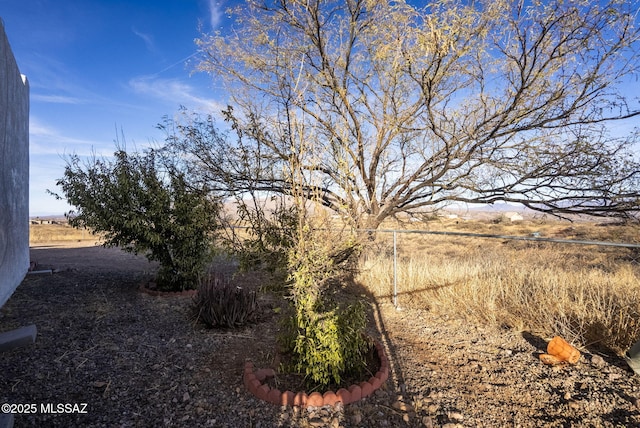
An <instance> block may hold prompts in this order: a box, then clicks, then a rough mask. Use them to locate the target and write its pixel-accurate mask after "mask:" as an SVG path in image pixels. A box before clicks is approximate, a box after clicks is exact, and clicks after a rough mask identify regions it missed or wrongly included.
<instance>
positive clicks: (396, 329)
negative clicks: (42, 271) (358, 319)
mask: <svg viewBox="0 0 640 428" xmlns="http://www.w3.org/2000/svg"><path fill="white" fill-rule="evenodd" d="M32 260H34V261H37V262H38V263H39V267H40V268H48V267H51V268H54V269H57V270H58V272H56V273H54V274H52V275H29V276H28V277H27V278H26V279H25V280H24V282H23V283H22V284H21V285H20V286H19V287H18V289H17V290H16V292H15V293H14V295H13V296H12V297H11V299H9V301H8V302H7V304H6V305H5V306H4V307H3V308H2V309H0V331H7V330H10V329H12V328H17V327H20V326H24V325H28V324H35V325H36V326H37V328H38V338H37V340H36V343H35V344H34V345H31V346H27V347H23V348H18V349H14V350H11V351H8V352H6V353H4V354H0V403H12V404H35V405H36V406H35V407H36V410H37V412H36V413H34V414H16V415H15V416H14V417H15V426H16V427H18V428H19V427H30V426H37V427H47V426H59V427H73V426H82V427H134V426H135V427H138V426H139V427H150V426H154V427H160V426H171V427H182V426H184V427H187V426H202V427H263V428H267V427H310V426H314V427H322V426H329V427H385V426H388V427H396V426H412V427H430V426H433V427H438V426H445V427H456V426H464V427H466V426H469V427H482V426H486V427H500V426H505V427H507V426H508V427H511V426H520V427H538V426H549V427H556V426H557V427H569V426H571V427H600V426H604V427H609V426H611V427H613V426H640V412H639V410H638V405H639V403H640V402H639V400H638V399H639V398H640V376H637V375H634V374H633V372H631V371H630V370H629V369H628V368H627V366H626V364H625V363H624V361H623V360H622V359H620V358H618V357H615V356H612V355H606V354H599V353H596V352H595V351H591V352H593V353H590V351H589V350H583V351H584V353H583V356H582V358H581V359H580V361H579V362H578V364H576V365H574V366H566V367H550V366H545V365H543V364H542V363H541V362H540V361H539V360H538V358H537V354H539V353H540V352H542V351H543V350H544V348H545V344H546V341H545V338H540V337H536V336H534V335H531V334H528V333H526V332H525V333H521V332H513V331H506V330H505V331H502V330H494V329H488V328H486V329H485V328H482V327H480V326H474V325H470V324H469V323H467V322H465V321H463V320H459V319H450V318H443V317H437V316H435V315H433V314H431V313H429V312H427V311H421V310H409V309H406V310H402V311H396V310H395V308H394V307H393V306H392V305H390V304H388V303H380V304H378V303H375V302H372V304H371V313H370V318H371V328H370V330H371V331H370V332H371V334H372V335H374V336H375V337H377V338H378V339H379V340H380V341H381V342H382V343H383V344H384V346H385V347H386V349H387V355H388V357H389V359H390V362H391V367H392V375H391V377H390V379H389V381H388V382H387V384H386V385H385V386H383V388H382V389H380V390H378V391H377V392H376V393H375V394H374V395H373V396H372V397H369V398H367V399H365V400H362V401H361V402H358V403H354V404H350V405H347V406H345V407H342V406H337V407H336V408H311V409H307V410H302V411H301V410H297V409H291V408H280V407H278V406H274V405H272V404H268V403H265V402H262V401H260V400H258V399H256V398H255V397H253V396H252V395H251V394H249V393H248V392H246V391H245V389H244V387H243V385H242V370H243V364H244V362H245V361H246V360H247V359H251V360H252V361H253V362H254V363H255V364H256V365H257V366H258V367H260V366H263V367H266V366H269V365H270V364H272V363H273V360H274V358H275V346H274V340H273V338H274V334H275V330H276V325H277V324H276V319H275V316H276V315H275V313H274V311H272V310H271V307H275V306H276V305H278V302H277V301H275V300H274V298H273V297H271V296H263V297H262V302H261V303H262V307H263V309H264V316H263V317H262V319H261V322H260V323H259V324H257V325H254V326H251V327H246V328H243V329H239V330H207V329H205V328H204V327H202V326H201V325H198V324H193V323H192V322H191V321H190V320H189V308H190V304H191V298H190V297H188V296H182V297H155V296H149V295H146V294H143V293H141V292H140V291H139V290H138V286H139V285H140V283H141V282H142V281H143V279H144V278H146V277H148V276H149V274H150V272H152V271H153V270H154V266H153V265H151V264H149V263H148V262H147V261H146V260H144V259H143V258H140V257H135V256H132V255H129V254H126V253H123V252H120V251H119V250H115V249H104V248H101V247H88V248H56V247H51V248H34V249H32ZM254 282H256V283H259V282H260V280H259V279H257V280H254ZM546 339H548V338H546ZM60 403H61V404H67V403H68V404H72V405H73V404H77V405H78V406H76V408H75V409H74V408H73V407H71V410H84V411H86V413H75V414H51V413H43V412H42V411H41V410H42V406H45V407H46V406H48V405H57V404H60ZM85 405H86V406H85Z"/></svg>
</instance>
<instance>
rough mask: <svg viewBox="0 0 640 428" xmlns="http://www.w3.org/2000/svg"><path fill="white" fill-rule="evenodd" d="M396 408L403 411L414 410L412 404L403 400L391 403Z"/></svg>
mask: <svg viewBox="0 0 640 428" xmlns="http://www.w3.org/2000/svg"><path fill="white" fill-rule="evenodd" d="M391 407H393V408H394V409H396V410H400V411H401V412H408V411H410V410H413V408H412V407H411V405H410V404H406V403H403V402H402V401H396V402H395V403H393V404H392V405H391Z"/></svg>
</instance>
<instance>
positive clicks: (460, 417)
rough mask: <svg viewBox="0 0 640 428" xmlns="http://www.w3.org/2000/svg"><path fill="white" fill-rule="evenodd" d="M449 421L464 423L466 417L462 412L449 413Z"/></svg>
mask: <svg viewBox="0 0 640 428" xmlns="http://www.w3.org/2000/svg"><path fill="white" fill-rule="evenodd" d="M449 419H451V420H454V421H463V420H464V416H463V415H462V413H460V412H451V413H449Z"/></svg>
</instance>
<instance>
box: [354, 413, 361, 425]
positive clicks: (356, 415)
mask: <svg viewBox="0 0 640 428" xmlns="http://www.w3.org/2000/svg"><path fill="white" fill-rule="evenodd" d="M360 422H362V413H361V412H360V410H356V411H354V412H353V414H352V415H351V423H353V424H354V425H358V424H360Z"/></svg>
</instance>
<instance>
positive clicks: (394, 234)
mask: <svg viewBox="0 0 640 428" xmlns="http://www.w3.org/2000/svg"><path fill="white" fill-rule="evenodd" d="M231 229H238V230H249V229H251V228H250V227H248V226H232V227H231ZM323 230H325V231H331V230H333V229H323ZM335 231H336V232H343V231H344V230H343V229H336V230H335ZM354 232H358V233H362V234H375V235H377V234H382V235H390V236H391V238H392V244H391V245H392V248H393V256H392V260H393V268H392V277H393V304H394V306H395V307H396V308H397V307H398V294H399V291H400V290H399V274H398V267H399V263H400V257H399V251H398V250H399V246H398V236H399V235H433V236H448V237H458V238H468V239H499V240H503V241H526V242H533V243H550V244H564V245H579V246H596V247H610V248H627V249H631V250H638V251H636V252H635V253H634V254H635V255H632V256H631V261H632V262H634V263H637V264H640V243H630V242H610V241H598V240H580V239H560V238H548V237H542V236H540V233H539V232H533V233H531V234H529V235H526V236H519V235H505V234H491V233H473V232H459V231H434V230H424V229H356V230H354ZM639 237H640V234H639Z"/></svg>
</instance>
